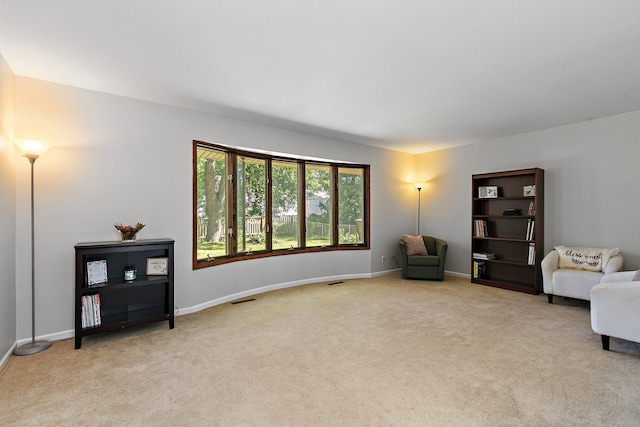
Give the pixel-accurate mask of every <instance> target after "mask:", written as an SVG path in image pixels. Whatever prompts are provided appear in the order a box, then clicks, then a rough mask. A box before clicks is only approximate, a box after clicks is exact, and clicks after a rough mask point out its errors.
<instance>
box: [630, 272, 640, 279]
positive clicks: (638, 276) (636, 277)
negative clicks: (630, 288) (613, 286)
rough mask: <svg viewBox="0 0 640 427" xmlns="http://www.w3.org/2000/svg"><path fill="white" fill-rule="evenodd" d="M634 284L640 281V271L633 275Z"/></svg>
mask: <svg viewBox="0 0 640 427" xmlns="http://www.w3.org/2000/svg"><path fill="white" fill-rule="evenodd" d="M631 281H632V282H638V281H640V270H638V271H636V274H634V275H633V279H631Z"/></svg>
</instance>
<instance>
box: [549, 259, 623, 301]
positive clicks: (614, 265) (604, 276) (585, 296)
mask: <svg viewBox="0 0 640 427" xmlns="http://www.w3.org/2000/svg"><path fill="white" fill-rule="evenodd" d="M556 248H560V247H556ZM605 251H606V249H605ZM623 263H624V258H623V257H622V255H621V254H619V253H618V254H617V255H615V256H613V257H611V258H609V259H608V260H607V261H606V263H605V264H604V268H603V269H602V270H600V271H589V270H581V269H577V268H560V254H559V252H558V250H557V249H554V250H552V251H551V252H549V253H548V254H547V255H546V256H545V257H544V258H543V260H542V262H541V265H540V266H541V268H542V284H543V289H544V293H545V294H547V297H548V298H549V304H552V303H553V296H554V295H558V296H563V297H569V298H577V299H582V300H587V301H590V300H591V288H593V287H594V286H595V285H597V284H599V283H600V282H606V281H608V280H609V279H608V276H609V275H610V274H612V273H616V272H619V271H620V270H622V265H623Z"/></svg>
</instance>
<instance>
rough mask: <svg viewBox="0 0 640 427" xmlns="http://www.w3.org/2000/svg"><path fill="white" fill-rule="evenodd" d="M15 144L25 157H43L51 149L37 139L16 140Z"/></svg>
mask: <svg viewBox="0 0 640 427" xmlns="http://www.w3.org/2000/svg"><path fill="white" fill-rule="evenodd" d="M14 142H15V144H16V145H17V146H18V148H20V151H22V154H24V155H25V156H36V157H38V156H41V155H43V154H44V153H45V152H46V151H47V150H48V149H49V148H50V147H51V146H50V145H49V144H45V143H44V142H42V141H38V140H36V139H16V140H15V141H14Z"/></svg>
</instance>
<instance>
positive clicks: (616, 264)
mask: <svg viewBox="0 0 640 427" xmlns="http://www.w3.org/2000/svg"><path fill="white" fill-rule="evenodd" d="M623 264H624V257H623V256H622V255H621V254H618V255H616V256H614V257H613V258H611V259H610V260H609V262H608V263H607V265H605V266H604V274H605V275H607V274H610V273H615V272H616V271H620V270H622V265H623ZM631 277H633V276H631Z"/></svg>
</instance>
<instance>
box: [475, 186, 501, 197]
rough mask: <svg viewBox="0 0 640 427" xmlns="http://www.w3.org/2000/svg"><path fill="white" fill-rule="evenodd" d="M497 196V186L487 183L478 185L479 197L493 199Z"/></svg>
mask: <svg viewBox="0 0 640 427" xmlns="http://www.w3.org/2000/svg"><path fill="white" fill-rule="evenodd" d="M497 197H498V187H497V186H495V185H488V186H483V187H478V198H480V199H495V198H497Z"/></svg>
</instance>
